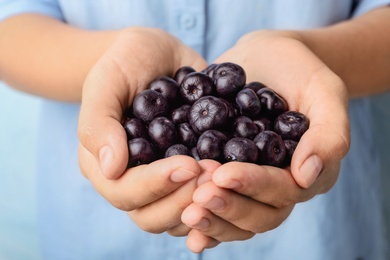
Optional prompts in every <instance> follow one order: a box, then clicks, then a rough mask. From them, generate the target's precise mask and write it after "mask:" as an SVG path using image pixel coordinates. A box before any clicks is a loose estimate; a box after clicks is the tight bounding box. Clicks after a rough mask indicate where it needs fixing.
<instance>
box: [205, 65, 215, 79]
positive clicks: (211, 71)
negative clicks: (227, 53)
mask: <svg viewBox="0 0 390 260" xmlns="http://www.w3.org/2000/svg"><path fill="white" fill-rule="evenodd" d="M216 67H217V64H215V63H213V64H210V65H209V66H207V68H205V69H204V70H202V72H203V73H204V74H206V75H207V76H209V77H210V78H213V74H214V70H215V68H216Z"/></svg>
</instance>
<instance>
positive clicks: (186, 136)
mask: <svg viewBox="0 0 390 260" xmlns="http://www.w3.org/2000/svg"><path fill="white" fill-rule="evenodd" d="M177 135H178V138H179V141H180V143H182V144H184V145H186V146H188V147H193V146H195V145H196V143H197V142H198V136H197V134H196V133H195V131H194V130H193V129H192V127H191V125H190V123H182V124H180V125H179V126H178V127H177Z"/></svg>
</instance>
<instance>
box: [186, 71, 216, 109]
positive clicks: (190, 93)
mask: <svg viewBox="0 0 390 260" xmlns="http://www.w3.org/2000/svg"><path fill="white" fill-rule="evenodd" d="M213 90H214V83H213V80H212V79H211V78H210V77H208V76H207V75H206V74H204V73H201V72H192V73H189V74H188V75H187V76H186V77H185V78H184V79H183V82H182V83H181V85H180V95H181V97H182V98H183V100H184V101H185V102H186V103H188V104H193V103H194V102H195V101H197V100H198V99H199V98H201V97H203V96H208V95H210V94H211V93H212V92H213Z"/></svg>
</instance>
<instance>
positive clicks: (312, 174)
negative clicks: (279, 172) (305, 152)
mask: <svg viewBox="0 0 390 260" xmlns="http://www.w3.org/2000/svg"><path fill="white" fill-rule="evenodd" d="M322 167H323V166H322V161H321V158H320V157H318V156H317V155H312V156H310V157H309V158H307V159H306V161H305V162H304V163H303V164H302V166H301V168H299V173H300V175H301V177H302V178H303V179H304V180H305V182H306V186H307V187H305V188H308V187H310V186H311V185H312V184H313V183H314V181H315V180H316V179H317V177H318V175H319V174H320V172H321V171H322Z"/></svg>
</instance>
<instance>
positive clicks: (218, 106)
mask: <svg viewBox="0 0 390 260" xmlns="http://www.w3.org/2000/svg"><path fill="white" fill-rule="evenodd" d="M228 113H229V111H228V108H227V106H226V104H225V103H224V102H223V101H221V100H220V99H219V98H216V97H213V96H207V97H202V98H200V99H199V100H198V101H196V102H195V103H194V104H193V105H192V107H191V109H190V113H189V115H188V119H189V120H188V121H189V122H190V124H191V127H192V129H194V131H195V132H197V133H202V132H204V131H206V130H209V129H216V128H219V127H221V126H223V125H224V124H225V123H226V120H227V117H228Z"/></svg>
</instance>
